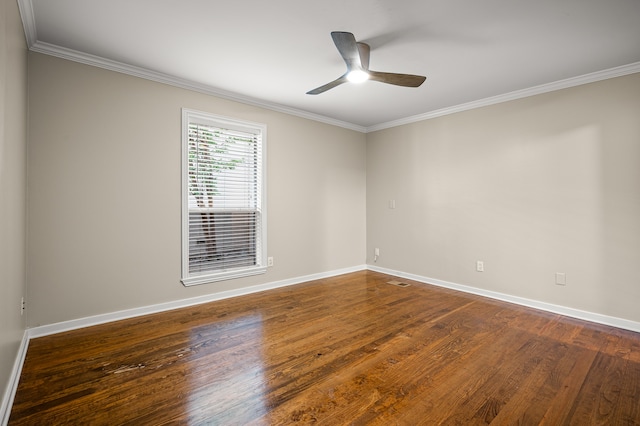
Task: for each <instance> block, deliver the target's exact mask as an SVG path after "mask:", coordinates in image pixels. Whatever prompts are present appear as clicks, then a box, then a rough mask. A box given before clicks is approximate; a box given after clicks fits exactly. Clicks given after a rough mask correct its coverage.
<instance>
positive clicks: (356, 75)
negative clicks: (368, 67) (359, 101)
mask: <svg viewBox="0 0 640 426" xmlns="http://www.w3.org/2000/svg"><path fill="white" fill-rule="evenodd" d="M347 80H349V81H350V82H351V83H362V82H365V81H367V80H369V74H367V73H366V72H365V71H362V70H353V71H351V72H349V74H347Z"/></svg>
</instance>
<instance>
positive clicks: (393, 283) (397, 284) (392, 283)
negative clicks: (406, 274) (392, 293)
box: [387, 280, 411, 287]
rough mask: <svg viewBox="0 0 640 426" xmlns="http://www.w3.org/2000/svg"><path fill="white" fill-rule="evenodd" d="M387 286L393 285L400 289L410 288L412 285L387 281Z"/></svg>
mask: <svg viewBox="0 0 640 426" xmlns="http://www.w3.org/2000/svg"><path fill="white" fill-rule="evenodd" d="M387 284H391V285H395V286H398V287H409V286H410V285H411V284H409V283H403V282H402V281H395V280H393V281H387Z"/></svg>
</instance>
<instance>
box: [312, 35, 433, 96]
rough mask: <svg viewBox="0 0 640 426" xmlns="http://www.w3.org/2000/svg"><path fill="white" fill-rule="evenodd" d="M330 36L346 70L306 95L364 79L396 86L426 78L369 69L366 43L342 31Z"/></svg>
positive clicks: (411, 83) (368, 50) (416, 84)
mask: <svg viewBox="0 0 640 426" xmlns="http://www.w3.org/2000/svg"><path fill="white" fill-rule="evenodd" d="M331 38H333V42H334V43H335V45H336V47H337V48H338V52H340V55H342V59H344V62H345V63H346V64H347V72H346V73H344V74H343V75H341V76H340V77H338V78H337V79H335V80H333V81H332V82H330V83H327V84H325V85H323V86H320V87H317V88H315V89H313V90H309V91H308V92H307V95H318V94H320V93H323V92H326V91H327V90H329V89H333V88H334V87H336V86H339V85H341V84H342V83H346V82H352V83H359V82H363V81H366V80H373V81H379V82H381V83H387V84H395V85H396V86H405V87H418V86H420V85H421V84H422V83H423V82H424V81H425V80H426V78H427V77H423V76H421V75H412V74H395V73H390V72H378V71H372V70H370V69H369V53H370V51H371V48H370V47H369V45H368V44H366V43H362V42H356V38H355V37H354V35H353V34H351V33H348V32H344V31H334V32H332V33H331Z"/></svg>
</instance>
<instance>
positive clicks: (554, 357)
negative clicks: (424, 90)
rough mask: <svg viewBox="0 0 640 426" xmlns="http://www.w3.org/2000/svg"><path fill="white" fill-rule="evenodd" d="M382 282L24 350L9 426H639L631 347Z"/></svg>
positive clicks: (280, 295)
mask: <svg viewBox="0 0 640 426" xmlns="http://www.w3.org/2000/svg"><path fill="white" fill-rule="evenodd" d="M392 279H394V277H390V276H387V275H383V274H379V273H376V272H371V271H363V272H357V273H353V274H348V275H343V276H340V277H335V278H330V279H324V280H319V281H314V282H310V283H306V284H301V285H297V286H292V287H287V288H283V289H278V290H272V291H268V292H264V293H259V294H253V295H249V296H243V297H238V298H234V299H228V300H223V301H219V302H213V303H208V304H205V305H199V306H195V307H191V308H185V309H180V310H175V311H170V312H165V313H160V314H154V315H148V316H145V317H139V318H135V319H131V320H125V321H119V322H114V323H111V324H106V325H100V326H95V327H90V328H85V329H81V330H76V331H71V332H67V333H62V334H57V335H53V336H48V337H41V338H38V339H34V340H32V341H31V343H30V345H29V349H28V352H27V356H26V360H25V364H24V368H23V370H22V376H21V379H20V383H19V387H18V391H17V394H16V398H15V402H14V405H13V409H12V412H11V418H10V421H9V424H10V425H58V424H74V425H89V424H91V425H101V424H103V425H120V424H131V425H144V424H152V425H161V424H190V425H199V424H214V425H271V424H275V425H280V424H296V423H299V424H312V423H319V424H325V425H346V424H354V425H363V424H372V425H420V424H424V425H434V424H451V425H455V424H459V425H473V424H492V425H501V424H524V425H537V424H547V425H564V424H571V425H590V424H611V425H638V424H640V334H638V333H633V332H629V331H625V330H620V329H616V328H612V327H607V326H602V325H596V324H591V323H588V322H584V321H578V320H575V319H571V318H566V317H562V316H559V315H555V314H550V313H546V312H540V311H536V310H534V309H528V308H524V307H520V306H517V305H512V304H508V303H504V302H499V301H495V300H491V299H485V298H482V297H479V296H473V295H468V294H463V293H458V292H455V291H451V290H446V289H441V288H438V287H432V286H428V285H424V284H420V283H412V282H411V281H408V280H403V281H404V282H409V283H412V285H411V286H410V287H404V288H403V287H398V286H394V285H390V284H387V281H389V280H392Z"/></svg>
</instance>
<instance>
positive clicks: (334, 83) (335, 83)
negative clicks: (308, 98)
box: [307, 74, 347, 95]
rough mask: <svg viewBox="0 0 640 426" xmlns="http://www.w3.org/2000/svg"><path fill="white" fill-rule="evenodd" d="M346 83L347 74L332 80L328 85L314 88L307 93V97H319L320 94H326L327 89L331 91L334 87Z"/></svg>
mask: <svg viewBox="0 0 640 426" xmlns="http://www.w3.org/2000/svg"><path fill="white" fill-rule="evenodd" d="M346 82H347V74H344V75H343V76H341V77H339V78H337V79H335V80H333V81H332V82H330V83H327V84H325V85H324V86H320V87H316V88H315V89H313V90H309V91H308V92H307V95H319V94H320V93H323V92H326V91H327V90H329V89H333V88H334V87H336V86H339V85H341V84H342V83H346Z"/></svg>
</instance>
